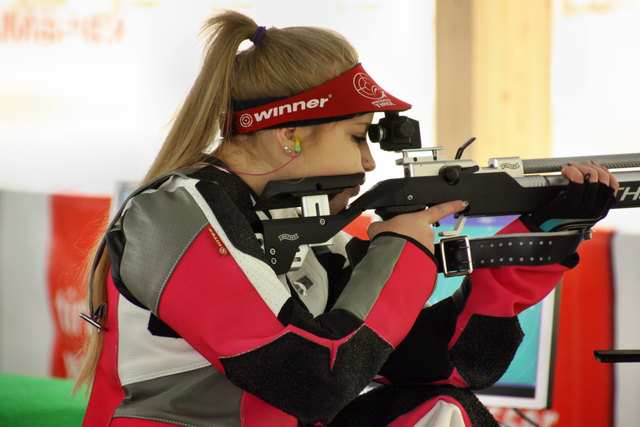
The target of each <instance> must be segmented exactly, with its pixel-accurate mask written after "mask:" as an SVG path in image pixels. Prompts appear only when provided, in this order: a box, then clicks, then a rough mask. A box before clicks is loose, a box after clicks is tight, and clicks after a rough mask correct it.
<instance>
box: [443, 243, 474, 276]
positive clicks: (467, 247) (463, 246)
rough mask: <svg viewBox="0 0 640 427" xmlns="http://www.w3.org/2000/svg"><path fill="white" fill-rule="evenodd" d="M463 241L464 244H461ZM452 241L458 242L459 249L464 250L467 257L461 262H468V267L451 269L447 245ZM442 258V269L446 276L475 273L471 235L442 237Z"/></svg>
mask: <svg viewBox="0 0 640 427" xmlns="http://www.w3.org/2000/svg"><path fill="white" fill-rule="evenodd" d="M461 242H462V244H461ZM450 243H456V244H457V245H458V246H457V248H456V249H457V250H464V251H465V255H466V257H467V259H466V260H465V261H462V262H459V263H458V265H460V264H465V263H466V264H467V265H468V267H467V268H464V269H460V270H455V271H451V270H449V267H448V265H447V256H446V251H445V246H446V245H447V244H450ZM440 258H441V259H442V270H443V273H444V276H445V277H453V276H464V275H467V274H471V273H473V262H472V261H471V245H470V244H469V236H466V235H465V236H453V237H444V238H441V239H440Z"/></svg>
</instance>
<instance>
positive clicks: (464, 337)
mask: <svg viewBox="0 0 640 427" xmlns="http://www.w3.org/2000/svg"><path fill="white" fill-rule="evenodd" d="M523 337H524V333H523V332H522V328H520V322H519V321H518V317H517V316H513V317H494V316H485V315H480V314H473V315H471V318H470V319H469V323H468V324H467V326H466V327H465V329H464V331H462V334H461V335H460V337H459V338H458V340H457V341H456V343H455V344H454V346H453V347H452V348H451V350H450V358H451V361H452V363H453V365H454V366H455V367H456V368H457V369H458V373H459V374H460V376H461V377H462V378H463V379H464V380H465V381H466V383H467V384H468V385H469V387H470V388H473V389H483V388H486V387H489V386H490V385H492V384H494V383H495V382H496V381H498V380H499V379H500V377H501V376H502V374H504V372H505V371H506V370H507V368H508V367H509V365H510V364H511V361H512V360H513V357H514V355H515V354H516V350H517V349H518V347H519V346H520V343H521V342H522V338H523Z"/></svg>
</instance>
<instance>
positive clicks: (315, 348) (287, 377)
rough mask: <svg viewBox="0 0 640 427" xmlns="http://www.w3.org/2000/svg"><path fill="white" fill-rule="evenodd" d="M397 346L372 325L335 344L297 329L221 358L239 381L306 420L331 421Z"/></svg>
mask: <svg viewBox="0 0 640 427" xmlns="http://www.w3.org/2000/svg"><path fill="white" fill-rule="evenodd" d="M392 350H393V348H392V346H391V345H390V344H389V343H388V342H386V341H385V340H383V339H382V338H380V337H379V336H378V335H377V334H376V333H374V332H373V331H372V330H371V329H369V328H368V327H367V326H362V327H361V328H360V329H358V330H357V331H356V332H355V333H354V334H353V335H352V336H351V337H350V338H349V339H348V340H347V341H345V342H344V343H343V344H341V345H340V346H339V348H338V350H337V353H336V357H335V360H334V363H333V366H331V353H330V349H329V348H327V347H326V346H323V345H320V344H317V343H315V342H313V341H311V340H308V339H306V338H303V337H301V336H299V335H296V334H294V333H290V332H289V333H286V334H284V335H282V336H281V337H279V338H277V339H276V340H274V341H272V342H270V343H269V344H267V345H265V346H263V347H260V348H257V349H255V350H252V351H249V352H246V353H243V354H239V355H237V356H232V357H227V358H222V359H221V363H222V365H223V367H224V370H225V372H226V375H227V377H228V378H229V379H230V380H231V381H232V382H233V383H234V384H235V385H237V386H238V387H240V388H242V389H244V390H246V391H247V392H249V393H251V394H253V395H255V396H257V397H259V398H260V399H262V400H264V401H265V402H267V403H269V404H271V405H273V406H275V407H277V408H279V409H281V410H283V411H285V412H287V413H289V414H291V415H293V416H294V417H296V418H298V419H300V420H302V421H304V422H307V423H311V424H313V423H315V422H318V421H320V422H324V423H327V422H329V421H331V419H333V417H334V416H335V415H336V414H337V413H338V411H339V410H340V409H342V408H343V407H344V406H346V405H347V404H348V403H349V402H350V401H351V400H352V399H354V398H355V397H356V396H357V395H358V394H359V393H360V392H361V391H362V389H364V387H365V386H366V385H367V384H369V382H370V381H371V380H372V379H373V378H374V376H375V375H376V373H377V372H378V370H379V369H380V367H381V366H382V364H383V363H384V361H385V360H386V358H387V357H388V356H389V354H390V353H391V351H392Z"/></svg>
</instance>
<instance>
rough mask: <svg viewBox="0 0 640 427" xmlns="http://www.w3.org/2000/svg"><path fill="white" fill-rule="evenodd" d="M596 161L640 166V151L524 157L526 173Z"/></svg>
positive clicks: (615, 165) (608, 165)
mask: <svg viewBox="0 0 640 427" xmlns="http://www.w3.org/2000/svg"><path fill="white" fill-rule="evenodd" d="M592 161H593V162H596V163H598V164H600V165H602V166H604V167H606V168H608V169H620V168H637V167H640V153H627V154H605V155H593V156H579V157H551V158H544V159H524V160H522V164H523V167H524V173H545V172H558V171H559V170H560V169H561V168H562V166H564V165H566V164H568V163H589V162H592Z"/></svg>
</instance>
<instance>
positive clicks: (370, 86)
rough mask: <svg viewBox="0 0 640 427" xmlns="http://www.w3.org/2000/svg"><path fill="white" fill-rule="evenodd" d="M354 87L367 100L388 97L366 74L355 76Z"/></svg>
mask: <svg viewBox="0 0 640 427" xmlns="http://www.w3.org/2000/svg"><path fill="white" fill-rule="evenodd" d="M353 87H354V88H355V89H356V91H357V92H358V93H359V94H360V95H362V96H364V97H365V98H369V99H381V98H386V97H387V95H386V94H385V93H384V91H383V90H382V88H380V86H378V85H377V84H375V82H374V81H373V80H371V77H369V76H368V75H367V74H366V73H358V74H356V75H355V76H353Z"/></svg>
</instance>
